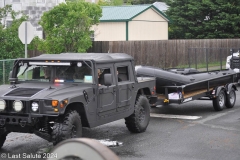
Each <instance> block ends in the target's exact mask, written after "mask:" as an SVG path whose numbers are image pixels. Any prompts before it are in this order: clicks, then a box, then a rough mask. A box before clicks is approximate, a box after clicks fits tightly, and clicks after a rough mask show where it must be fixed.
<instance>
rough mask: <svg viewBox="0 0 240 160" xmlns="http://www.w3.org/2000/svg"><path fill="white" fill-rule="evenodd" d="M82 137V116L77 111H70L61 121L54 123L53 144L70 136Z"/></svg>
mask: <svg viewBox="0 0 240 160" xmlns="http://www.w3.org/2000/svg"><path fill="white" fill-rule="evenodd" d="M79 137H82V123H81V117H80V116H79V114H78V112H77V111H71V110H70V111H69V112H68V113H67V114H66V115H65V116H64V119H63V122H61V123H54V126H53V131H52V142H53V145H56V144H58V143H59V142H61V141H63V140H66V139H69V138H79Z"/></svg>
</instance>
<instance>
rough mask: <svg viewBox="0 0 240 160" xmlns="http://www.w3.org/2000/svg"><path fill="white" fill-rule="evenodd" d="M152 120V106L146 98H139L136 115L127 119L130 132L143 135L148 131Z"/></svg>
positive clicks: (126, 122)
mask: <svg viewBox="0 0 240 160" xmlns="http://www.w3.org/2000/svg"><path fill="white" fill-rule="evenodd" d="M149 120H150V105H149V103H148V99H147V98H146V97H145V96H139V97H138V98H137V100H136V103H135V109H134V113H133V114H131V115H130V116H129V117H127V118H125V124H126V126H127V128H128V130H129V131H130V132H133V133H141V132H144V131H145V130H146V129H147V126H148V123H149Z"/></svg>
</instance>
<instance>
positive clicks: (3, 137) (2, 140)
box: [0, 133, 7, 148]
mask: <svg viewBox="0 0 240 160" xmlns="http://www.w3.org/2000/svg"><path fill="white" fill-rule="evenodd" d="M0 135H1V136H0V148H2V146H3V144H4V142H5V140H6V137H7V134H5V133H3V134H1V133H0Z"/></svg>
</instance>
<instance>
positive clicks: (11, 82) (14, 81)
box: [9, 71, 18, 84]
mask: <svg viewBox="0 0 240 160" xmlns="http://www.w3.org/2000/svg"><path fill="white" fill-rule="evenodd" d="M17 80H18V78H13V77H12V71H10V72H9V81H10V84H16V83H17Z"/></svg>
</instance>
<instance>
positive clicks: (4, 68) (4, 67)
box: [3, 61, 5, 84]
mask: <svg viewBox="0 0 240 160" xmlns="http://www.w3.org/2000/svg"><path fill="white" fill-rule="evenodd" d="M3 84H5V61H3Z"/></svg>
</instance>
